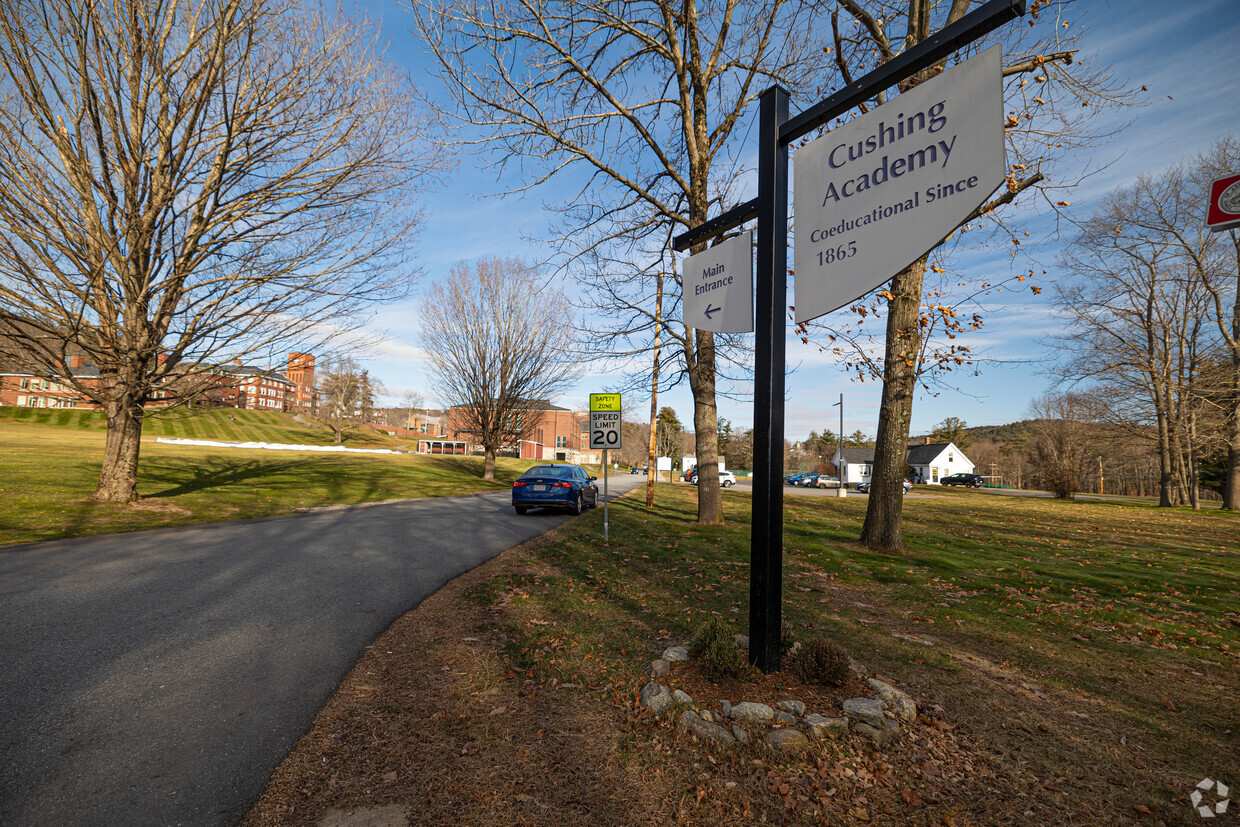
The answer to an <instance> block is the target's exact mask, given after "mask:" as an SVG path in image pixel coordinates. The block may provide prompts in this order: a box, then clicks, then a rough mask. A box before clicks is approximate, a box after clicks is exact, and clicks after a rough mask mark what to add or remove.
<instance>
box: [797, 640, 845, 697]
mask: <svg viewBox="0 0 1240 827" xmlns="http://www.w3.org/2000/svg"><path fill="white" fill-rule="evenodd" d="M790 668H791V669H792V671H793V672H794V673H796V675H797V677H799V678H800V679H801V680H803V681H805V682H806V683H821V684H826V685H828V686H843V685H844V683H845V682H847V681H848V678H849V677H850V676H851V675H852V668H851V667H850V666H849V665H848V653H847V652H845V651H844V647H843V646H840V645H839V644H838V643H836V642H835V641H834V640H828V639H826V638H814V639H813V640H811V641H808V642H807V643H805V644H804V645H803V646H802V647H801V648H800V649H799V650H798V651H797V653H796V656H795V657H794V658H792V663H791V664H790Z"/></svg>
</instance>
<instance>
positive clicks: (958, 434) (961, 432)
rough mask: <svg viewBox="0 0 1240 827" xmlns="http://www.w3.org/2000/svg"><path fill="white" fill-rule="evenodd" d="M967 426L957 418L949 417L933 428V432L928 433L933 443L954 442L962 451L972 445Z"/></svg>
mask: <svg viewBox="0 0 1240 827" xmlns="http://www.w3.org/2000/svg"><path fill="white" fill-rule="evenodd" d="M968 427H969V426H968V425H967V424H966V423H965V421H964V420H963V419H961V418H960V417H958V416H949V417H947V418H946V419H944V420H943V421H942V422H940V423H939V424H938V425H935V426H934V430H933V431H931V432H930V438H931V439H933V440H934V441H935V442H954V443H956V447H957V448H959V449H960V450H961V451H964V450H966V449H968V448H969V446H971V445H972V444H973V437H971V436H970V435H969V430H968Z"/></svg>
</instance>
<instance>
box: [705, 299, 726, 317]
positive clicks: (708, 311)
mask: <svg viewBox="0 0 1240 827" xmlns="http://www.w3.org/2000/svg"><path fill="white" fill-rule="evenodd" d="M722 309H723V308H722V307H712V306H711V304H710V302H707V303H706V309H705V310H704V311H702V312H703V313H705V314H706V318H708V319H710V317H711V316H712V315H713V314H715V313H718V312H719V311H720V310H722ZM711 321H714V320H713V319H711Z"/></svg>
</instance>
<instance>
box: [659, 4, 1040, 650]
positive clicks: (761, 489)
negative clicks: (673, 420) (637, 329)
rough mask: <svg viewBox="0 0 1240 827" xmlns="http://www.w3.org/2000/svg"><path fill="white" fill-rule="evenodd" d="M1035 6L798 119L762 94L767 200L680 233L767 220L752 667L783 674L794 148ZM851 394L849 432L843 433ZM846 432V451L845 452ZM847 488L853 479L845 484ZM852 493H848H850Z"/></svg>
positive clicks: (974, 18) (922, 47) (904, 59)
mask: <svg viewBox="0 0 1240 827" xmlns="http://www.w3.org/2000/svg"><path fill="white" fill-rule="evenodd" d="M1025 3H1026V0H989V2H987V3H985V4H984V5H982V6H980V7H979V8H977V9H974V10H973V11H971V12H969V13H968V14H966V15H965V16H964V17H962V18H961V19H960V20H958V21H956V22H955V23H953V24H951V25H950V26H947V27H946V28H944V29H943V30H942V31H940V32H938V33H936V34H934V35H932V36H930V37H928V38H927V39H926V40H923V41H922V42H921V43H918V44H917V45H916V46H913V47H912V48H911V49H908V50H906V51H904V52H903V53H902V54H901V55H900V56H898V57H897V58H895V59H893V60H890V61H888V62H887V63H885V64H883V65H882V66H879V67H878V68H876V69H874V70H872V71H871V72H869V73H868V74H866V75H865V76H863V77H862V78H860V79H859V80H857V81H856V82H854V83H851V84H849V85H848V86H846V87H844V88H843V89H841V90H839V91H838V92H836V93H835V94H833V95H831V96H829V97H827V98H826V99H824V100H822V101H819V102H818V103H817V104H816V105H814V106H812V107H810V108H809V109H808V110H806V111H805V112H803V113H801V114H800V115H798V116H796V117H795V118H793V119H791V120H789V118H788V93H787V92H786V91H785V90H783V89H781V88H780V87H778V86H773V87H771V88H769V89H767V90H766V91H765V92H763V93H762V97H761V110H760V112H759V115H758V117H759V123H760V126H759V142H758V144H759V145H758V197H757V199H755V200H753V201H748V202H746V203H744V204H741V205H739V206H736V207H733V208H732V209H731V210H728V211H727V212H726V213H724V214H723V215H720V216H718V217H717V218H714V219H712V220H711V221H708V222H706V223H704V224H702V225H700V226H698V227H695V228H694V229H692V230H688V231H686V232H684V233H681V234H680V235H678V236H676V237H675V239H674V240H673V248H674V249H676V250H678V251H682V250H687V249H689V248H690V247H692V246H693V245H695V244H698V243H700V242H702V241H706V240H707V239H709V238H711V237H712V236H715V235H718V234H720V233H722V232H726V231H727V230H730V229H732V228H733V227H738V226H740V225H741V224H743V223H744V222H746V221H749V220H751V219H752V218H754V217H757V219H758V242H757V246H758V251H757V258H758V262H757V263H758V272H757V302H756V311H757V318H756V320H755V327H756V342H755V353H754V356H755V365H754V379H755V386H754V437H755V444H754V474H755V475H756V476H755V480H754V491H753V525H752V530H751V535H750V542H751V547H750V557H749V562H750V572H749V661H750V663H753V664H755V665H756V666H757V667H758V668H759V669H761V670H762V671H764V672H774V671H778V669H779V655H780V652H779V647H780V639H781V631H782V621H783V617H782V611H783V558H784V488H783V473H784V338H785V332H786V330H785V329H786V323H785V319H786V318H787V312H788V145H789V144H790V143H792V142H793V141H795V140H796V139H797V138H800V137H802V136H804V135H807V134H808V133H810V132H812V131H813V130H815V129H817V128H819V127H821V126H823V125H825V124H827V123H828V122H830V120H831V119H832V118H835V117H837V116H838V115H841V114H843V113H845V112H847V111H848V110H850V109H852V108H853V107H854V106H856V105H857V104H858V103H860V102H862V101H866V100H869V99H870V98H872V97H874V96H875V95H877V94H878V93H879V92H881V91H883V90H884V89H887V88H890V87H891V86H894V85H896V84H897V83H899V82H900V81H902V80H904V79H905V78H907V77H910V76H911V75H913V74H915V73H916V72H918V71H920V70H921V69H924V68H926V67H927V66H931V65H933V64H935V63H937V62H939V61H940V60H943V59H944V58H946V57H948V56H949V55H950V54H951V53H952V52H954V51H956V50H957V49H959V48H961V47H963V46H965V45H967V44H969V43H971V42H973V41H974V40H977V39H978V38H980V37H981V36H982V35H984V34H986V33H987V32H990V31H993V30H994V29H996V28H998V27H999V26H1002V25H1003V24H1004V23H1006V22H1008V21H1010V20H1014V19H1016V18H1018V17H1020V16H1021V15H1023V14H1024V13H1025ZM843 407H844V406H843V397H842V396H841V399H840V415H841V420H840V430H841V432H842V431H843V429H844V427H843ZM843 438H844V435H843V433H841V434H840V446H841V447H840V451H841V454H842V452H843ZM840 484H841V486H842V485H843V480H841V481H840ZM842 492H843V489H842V488H841V493H842Z"/></svg>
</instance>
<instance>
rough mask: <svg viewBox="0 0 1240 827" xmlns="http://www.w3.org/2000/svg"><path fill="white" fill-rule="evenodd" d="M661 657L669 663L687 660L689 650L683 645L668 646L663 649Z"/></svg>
mask: <svg viewBox="0 0 1240 827" xmlns="http://www.w3.org/2000/svg"><path fill="white" fill-rule="evenodd" d="M662 659H663V660H665V661H668V662H669V663H675V662H677V661H682V660H688V659H689V650H688V649H686V648H685V647H683V646H669V647H667V649H666V650H664V652H663V658H662Z"/></svg>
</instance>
